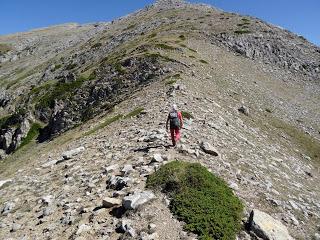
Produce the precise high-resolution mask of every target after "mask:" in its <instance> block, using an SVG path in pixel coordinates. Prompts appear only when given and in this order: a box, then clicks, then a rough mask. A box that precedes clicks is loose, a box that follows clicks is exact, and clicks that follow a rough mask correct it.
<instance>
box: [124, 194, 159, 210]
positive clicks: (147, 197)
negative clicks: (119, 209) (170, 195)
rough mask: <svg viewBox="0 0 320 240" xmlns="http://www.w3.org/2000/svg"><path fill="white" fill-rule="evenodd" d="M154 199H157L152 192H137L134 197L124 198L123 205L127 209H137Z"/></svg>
mask: <svg viewBox="0 0 320 240" xmlns="http://www.w3.org/2000/svg"><path fill="white" fill-rule="evenodd" d="M153 199H155V195H154V194H153V193H152V192H151V191H143V192H135V193H134V194H132V195H129V196H127V197H124V198H123V200H122V205H123V207H124V208H125V209H137V208H138V207H140V206H141V205H143V204H145V203H147V202H149V201H151V200H153Z"/></svg>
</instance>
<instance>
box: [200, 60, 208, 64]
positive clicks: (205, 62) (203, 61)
mask: <svg viewBox="0 0 320 240" xmlns="http://www.w3.org/2000/svg"><path fill="white" fill-rule="evenodd" d="M199 61H200V62H201V63H204V64H209V63H208V62H207V61H206V60H203V59H201V60H199Z"/></svg>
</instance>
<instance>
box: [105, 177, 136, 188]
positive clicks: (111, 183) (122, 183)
mask: <svg viewBox="0 0 320 240" xmlns="http://www.w3.org/2000/svg"><path fill="white" fill-rule="evenodd" d="M131 182H132V179H131V178H128V177H119V176H111V177H110V179H109V180H108V181H107V186H108V188H111V189H114V190H117V191H119V190H121V189H123V188H124V187H127V186H128V185H129V184H130V183H131Z"/></svg>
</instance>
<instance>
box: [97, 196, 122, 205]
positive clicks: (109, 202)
mask: <svg viewBox="0 0 320 240" xmlns="http://www.w3.org/2000/svg"><path fill="white" fill-rule="evenodd" d="M120 204H121V200H120V199H117V198H109V197H105V198H104V199H103V200H102V206H103V207H105V208H112V207H114V206H118V205H120Z"/></svg>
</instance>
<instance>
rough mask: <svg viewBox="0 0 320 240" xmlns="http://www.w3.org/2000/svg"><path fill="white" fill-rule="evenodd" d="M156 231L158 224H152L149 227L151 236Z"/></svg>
mask: <svg viewBox="0 0 320 240" xmlns="http://www.w3.org/2000/svg"><path fill="white" fill-rule="evenodd" d="M156 230H157V225H156V224H154V223H150V224H149V225H148V231H149V233H150V234H152V233H155V232H156Z"/></svg>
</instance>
